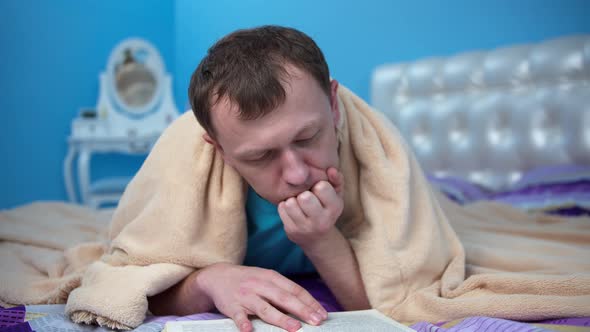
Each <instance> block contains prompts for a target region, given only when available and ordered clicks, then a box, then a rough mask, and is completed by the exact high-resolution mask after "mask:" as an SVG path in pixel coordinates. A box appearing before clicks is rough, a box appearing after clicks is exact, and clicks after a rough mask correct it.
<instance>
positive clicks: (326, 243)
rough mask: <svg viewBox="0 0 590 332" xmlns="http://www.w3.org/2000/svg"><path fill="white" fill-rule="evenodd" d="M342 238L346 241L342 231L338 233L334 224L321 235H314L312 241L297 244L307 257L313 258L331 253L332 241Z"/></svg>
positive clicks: (335, 241)
mask: <svg viewBox="0 0 590 332" xmlns="http://www.w3.org/2000/svg"><path fill="white" fill-rule="evenodd" d="M342 240H344V241H346V239H344V236H343V235H342V233H340V230H338V228H336V227H335V226H332V228H331V229H330V230H329V231H328V232H327V233H326V234H324V235H323V236H321V237H316V238H314V239H313V241H308V242H307V243H305V244H302V245H299V246H300V247H301V249H302V250H303V252H305V255H306V256H307V257H308V258H310V259H312V260H314V259H315V258H321V257H323V256H324V255H326V254H327V253H332V254H333V250H332V249H333V248H334V243H337V242H339V241H342Z"/></svg>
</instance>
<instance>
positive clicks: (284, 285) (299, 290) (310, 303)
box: [268, 272, 328, 321]
mask: <svg viewBox="0 0 590 332" xmlns="http://www.w3.org/2000/svg"><path fill="white" fill-rule="evenodd" d="M271 273H273V275H272V276H271V277H270V278H268V279H269V280H270V281H272V282H273V283H274V284H276V285H277V286H279V287H280V288H281V289H283V290H285V291H286V292H288V293H289V294H292V295H293V296H295V297H296V298H297V299H299V301H301V303H303V304H304V305H305V306H307V307H308V308H310V309H311V310H308V312H309V315H308V316H303V317H302V316H300V318H301V319H304V320H306V321H311V320H312V319H311V318H312V317H311V313H317V314H319V316H320V317H321V318H322V319H326V318H328V313H327V312H326V309H324V307H322V305H321V304H320V303H319V302H318V301H317V300H316V299H315V298H314V297H313V296H311V294H309V292H308V291H307V290H305V288H303V287H301V286H300V285H298V284H296V283H295V282H293V281H291V280H289V279H287V278H286V277H284V276H282V275H281V274H279V273H276V272H271Z"/></svg>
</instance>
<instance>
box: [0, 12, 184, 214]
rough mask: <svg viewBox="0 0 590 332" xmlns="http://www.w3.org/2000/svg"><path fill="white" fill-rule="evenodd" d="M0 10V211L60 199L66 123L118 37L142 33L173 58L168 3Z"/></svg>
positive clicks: (84, 101)
mask: <svg viewBox="0 0 590 332" xmlns="http://www.w3.org/2000/svg"><path fill="white" fill-rule="evenodd" d="M0 13H1V14H0V16H1V17H2V28H1V29H0V47H1V50H2V51H1V53H0V54H1V55H0V59H1V65H0V91H1V92H2V95H1V97H0V124H1V127H0V129H1V131H0V136H1V138H0V155H1V160H2V166H0V208H5V207H11V206H14V205H17V204H23V203H25V202H28V201H32V200H64V199H66V193H65V189H64V183H63V175H62V162H63V158H64V156H65V154H66V149H67V145H66V137H67V135H68V134H69V131H70V121H71V120H72V119H73V118H74V117H75V115H76V114H77V112H78V110H79V108H80V107H84V106H91V107H92V106H95V105H96V100H97V98H98V73H99V72H100V71H101V70H103V69H104V67H105V66H106V61H107V57H108V56H109V54H110V51H111V49H112V47H113V46H114V45H115V44H116V43H117V42H119V41H120V40H122V39H124V38H127V37H129V36H140V37H144V38H146V39H148V40H150V41H152V42H153V43H154V44H155V45H156V46H157V47H158V48H159V49H160V51H161V53H162V55H163V57H164V61H166V63H168V64H172V63H173V58H174V52H173V51H174V47H173V46H174V30H173V17H174V3H173V2H170V1H168V0H127V1H118V0H107V1H104V0H102V1H79V0H51V1H32V0H6V1H0ZM124 160H125V161H124V163H126V164H129V165H124V168H127V169H130V168H136V167H137V161H136V160H127V159H125V158H124ZM104 164H105V166H104V167H100V168H103V170H104V168H110V167H112V168H115V166H116V165H109V163H104Z"/></svg>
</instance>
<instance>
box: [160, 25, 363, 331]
mask: <svg viewBox="0 0 590 332" xmlns="http://www.w3.org/2000/svg"><path fill="white" fill-rule="evenodd" d="M337 91H338V82H337V81H335V80H330V75H329V70H328V66H327V64H326V61H325V59H324V56H323V54H322V52H321V50H320V49H319V48H318V46H317V45H316V44H315V42H314V41H313V40H312V39H311V38H310V37H308V36H306V35H305V34H303V33H302V32H299V31H297V30H294V29H290V28H284V27H277V26H264V27H260V28H255V29H250V30H240V31H237V32H234V33H232V34H230V35H228V36H226V37H224V38H223V39H221V40H220V41H219V42H217V43H216V44H215V45H214V46H213V47H212V48H211V49H210V50H209V52H208V54H207V55H206V57H205V58H204V59H203V60H202V61H201V63H200V64H199V66H198V68H197V69H196V71H195V72H194V74H193V77H192V80H191V84H190V87H189V96H190V100H191V105H192V108H193V111H194V113H195V116H196V118H197V120H198V121H199V123H200V124H201V126H202V127H203V128H204V129H205V130H206V134H204V135H203V139H204V140H205V141H206V142H208V143H210V144H212V145H213V146H214V147H215V149H216V151H217V152H218V153H219V154H220V155H221V156H222V157H223V160H224V162H225V163H226V164H228V165H230V166H231V167H233V168H234V169H235V170H236V171H237V172H238V173H239V174H240V175H241V176H242V177H243V178H244V180H245V181H246V182H247V183H248V185H249V186H250V188H249V193H248V200H247V203H246V207H245V208H246V210H247V215H248V230H249V241H248V248H247V253H246V260H245V262H244V264H245V265H244V266H238V265H232V264H226V263H223V264H221V263H220V264H213V265H210V266H208V267H206V268H203V269H200V270H198V271H196V272H194V273H192V274H191V275H189V276H188V277H187V278H185V279H184V280H183V281H182V282H181V283H179V284H177V285H176V286H174V287H172V288H170V289H168V290H167V291H165V292H163V293H161V294H159V295H157V296H154V297H152V298H150V309H151V310H152V312H154V313H156V314H190V313H195V312H204V311H208V310H211V309H213V308H214V307H215V308H217V309H218V310H219V311H220V312H222V313H223V314H225V315H227V316H229V317H231V318H232V319H233V320H234V322H235V323H236V325H237V326H238V327H239V328H240V330H241V331H250V330H251V329H252V325H251V323H250V322H249V320H248V315H257V316H259V317H260V318H261V319H263V320H264V321H266V322H268V323H270V324H274V325H276V326H279V327H281V328H283V329H286V330H288V331H296V330H298V329H299V328H300V327H301V325H300V322H299V321H297V320H296V319H294V318H292V317H290V316H288V315H287V314H293V315H295V316H296V317H298V318H300V319H302V320H305V321H306V322H308V323H310V324H314V325H317V324H320V323H321V322H322V321H323V320H325V319H326V318H327V313H326V311H325V310H324V309H323V308H322V306H321V305H320V304H319V303H318V302H317V301H316V300H315V299H313V297H312V296H311V295H310V294H309V293H308V292H307V291H306V290H305V289H303V288H302V287H300V286H298V285H297V284H295V283H294V282H292V281H290V280H289V279H287V278H286V277H285V276H283V274H290V273H304V272H312V271H317V272H318V273H319V274H320V276H321V277H322V279H323V280H324V281H325V282H326V284H327V285H328V287H329V288H330V289H331V291H332V292H333V293H334V294H335V296H336V298H337V299H338V300H339V302H340V303H341V304H342V306H343V307H344V308H345V309H347V310H356V309H367V308H369V307H370V305H369V302H368V299H367V295H366V292H365V289H364V286H363V283H362V280H361V276H360V272H359V268H358V264H357V262H356V258H355V255H354V253H353V251H352V249H351V247H350V244H349V243H348V241H347V239H346V238H345V237H344V236H343V235H342V234H341V233H340V231H339V230H338V228H336V227H335V223H336V221H337V219H338V218H339V217H340V215H341V213H342V211H343V205H344V203H343V197H342V193H343V190H344V189H343V179H342V174H341V173H340V172H339V170H338V169H337V167H338V165H339V156H338V139H337V124H338V122H339V120H340V110H339V105H338V99H337ZM261 207H262V208H261ZM274 226H280V227H274ZM259 230H263V231H262V232H260V231H259ZM268 243H275V244H278V245H275V246H273V245H268ZM273 247H274V248H273ZM259 252H264V253H265V256H264V257H260V255H259V254H258V253H259ZM269 253H271V254H269ZM272 254H274V256H275V258H278V259H273V258H272V257H270V256H272ZM308 259H309V261H311V264H309V261H308ZM269 262H270V264H269ZM273 262H276V263H273ZM261 267H264V268H261ZM273 270H274V271H273ZM277 271H278V272H280V273H278V272H277ZM281 273H283V274H281ZM281 310H282V311H284V312H285V313H283V312H281Z"/></svg>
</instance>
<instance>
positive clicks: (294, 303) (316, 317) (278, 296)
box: [258, 282, 324, 325]
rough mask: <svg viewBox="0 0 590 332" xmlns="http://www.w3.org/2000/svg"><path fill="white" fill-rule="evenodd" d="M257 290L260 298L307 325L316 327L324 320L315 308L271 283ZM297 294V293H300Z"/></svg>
mask: <svg viewBox="0 0 590 332" xmlns="http://www.w3.org/2000/svg"><path fill="white" fill-rule="evenodd" d="M258 290H259V292H258V294H259V295H260V296H262V297H263V298H265V299H267V300H269V301H270V302H272V303H274V304H275V305H277V306H279V307H281V308H282V309H283V310H284V311H286V312H287V313H289V314H292V315H295V316H296V317H299V318H300V319H302V320H305V321H307V322H308V323H309V324H312V325H318V324H320V323H321V322H322V321H323V320H324V317H323V315H322V314H321V313H318V312H317V309H316V308H314V307H312V306H308V305H306V304H305V303H303V301H302V300H301V299H300V298H299V297H297V296H296V295H295V294H293V293H290V292H288V291H287V290H284V289H282V288H281V287H279V286H278V285H276V284H274V283H272V282H267V283H265V284H263V285H261V287H259V288H258ZM297 292H298V293H299V292H300V291H297Z"/></svg>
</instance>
